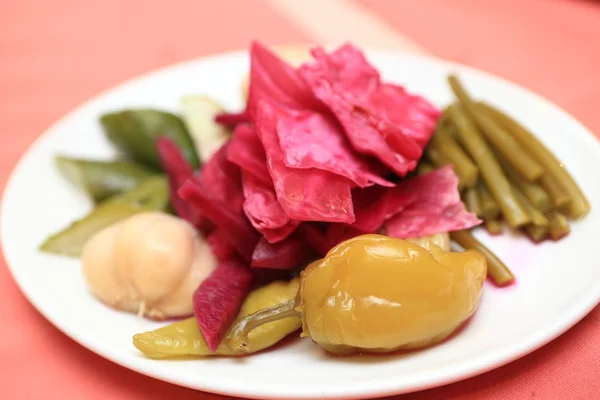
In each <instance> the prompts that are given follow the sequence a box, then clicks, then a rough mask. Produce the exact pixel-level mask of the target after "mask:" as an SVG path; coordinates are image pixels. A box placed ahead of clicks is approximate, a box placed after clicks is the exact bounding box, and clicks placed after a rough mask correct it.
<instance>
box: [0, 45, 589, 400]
mask: <svg viewBox="0 0 600 400" xmlns="http://www.w3.org/2000/svg"><path fill="white" fill-rule="evenodd" d="M281 47H294V46H281ZM364 52H365V54H366V55H367V57H369V55H383V56H388V57H399V58H402V59H413V60H416V61H421V62H425V63H427V62H429V63H437V64H443V65H444V66H446V67H448V68H449V69H455V70H459V71H461V70H462V71H465V72H468V73H474V74H477V75H479V76H482V77H484V78H486V79H493V80H496V81H498V82H501V83H502V84H503V85H506V86H510V87H513V88H516V89H518V90H520V91H523V92H525V93H527V95H529V96H531V97H532V98H534V99H535V100H536V101H537V102H540V103H543V104H544V105H545V106H549V107H550V108H553V109H555V110H558V111H560V112H562V113H563V114H564V115H566V116H568V117H569V119H570V120H571V121H572V122H573V123H575V124H577V125H579V128H581V129H582V130H583V131H585V132H586V133H587V134H586V135H582V137H586V139H584V140H589V141H590V143H591V142H592V141H593V142H594V143H595V144H596V145H600V138H599V137H597V136H595V135H594V134H593V132H592V131H591V130H590V129H589V128H587V126H585V125H584V124H583V123H582V122H580V121H579V120H578V119H577V118H575V117H574V116H573V115H571V114H570V113H569V112H567V111H566V110H564V109H563V108H562V107H560V106H559V105H557V104H555V103H553V102H552V101H550V100H549V99H546V98H545V97H543V96H542V95H539V94H537V93H535V92H534V91H532V90H531V89H528V88H526V87H524V86H522V85H520V84H518V83H515V82H512V81H510V80H508V79H505V78H503V77H501V76H498V75H495V74H493V73H490V72H487V71H484V70H481V69H478V68H475V67H471V66H468V65H465V64H461V63H457V62H454V61H450V60H445V59H442V58H440V57H435V56H431V55H421V54H413V53H405V52H402V51H394V50H385V49H374V48H366V49H364ZM247 55H248V50H247V49H242V50H233V51H224V52H218V53H213V54H210V55H206V56H200V57H195V58H191V59H187V60H182V61H179V62H175V63H172V64H168V65H165V66H162V67H159V68H156V69H152V70H149V71H146V72H143V73H141V74H138V75H135V76H133V77H131V78H128V79H125V80H123V81H121V82H119V83H118V84H116V85H113V86H110V87H108V88H106V89H104V90H101V91H99V92H97V93H96V94H95V95H92V96H90V97H88V98H87V99H86V100H84V101H83V102H81V103H79V104H78V105H77V106H75V107H74V108H72V109H71V110H70V111H68V112H67V113H65V114H63V115H62V116H61V117H60V118H58V119H57V120H56V121H55V122H53V123H52V124H51V125H50V126H48V127H47V128H46V129H45V130H44V131H43V132H42V133H41V134H40V135H39V136H38V137H37V138H36V139H35V140H34V141H33V142H32V143H31V144H30V145H29V146H28V147H27V149H26V150H25V151H24V152H23V153H22V154H21V155H20V157H19V158H18V160H17V162H16V163H15V164H14V165H13V167H12V169H11V172H10V174H9V176H8V179H7V180H6V184H5V186H4V188H3V190H2V197H1V199H0V252H1V254H2V257H3V259H4V261H5V264H6V266H7V269H8V271H9V274H10V276H11V277H12V279H13V280H14V282H15V284H16V285H17V287H18V288H19V291H20V292H21V293H22V294H23V296H24V297H25V298H26V299H27V301H28V302H29V303H30V304H31V305H32V306H33V307H34V308H35V309H36V310H37V312H39V313H40V314H41V315H42V316H43V317H44V318H45V319H46V320H47V321H48V322H50V323H51V324H52V325H53V326H54V327H56V328H57V329H58V330H59V331H61V332H62V333H64V334H65V335H67V337H69V338H70V339H71V340H73V341H74V342H76V343H77V344H79V345H81V346H83V347H85V348H86V349H88V350H90V351H92V352H93V353H95V354H97V355H99V356H100V357H103V358H105V359H107V360H109V361H111V362H113V363H115V364H117V365H119V366H121V367H124V368H127V369H129V370H132V371H135V372H137V373H140V374H142V375H146V376H149V377H151V378H154V379H158V380H161V381H164V382H168V383H171V384H175V385H178V386H183V387H187V388H190V389H193V390H198V391H205V392H210V393H215V394H219V395H223V396H237V397H242V398H258V399H262V398H265V395H266V397H268V398H282V397H281V396H278V395H276V394H266V393H265V392H264V391H261V389H251V392H244V391H241V390H239V389H233V390H228V389H225V388H217V387H216V386H213V387H204V388H199V387H198V386H193V385H192V384H190V383H188V382H186V381H185V379H177V378H175V379H171V378H169V379H166V378H165V377H164V376H163V375H161V374H160V373H159V372H158V370H159V369H160V368H150V369H144V368H142V367H141V366H140V365H138V364H136V365H133V366H132V365H131V363H127V360H128V359H130V357H131V356H130V355H129V354H126V355H123V356H121V355H119V354H116V355H115V353H114V352H112V353H111V352H110V351H106V349H105V348H104V347H102V346H97V345H96V344H95V343H92V344H91V343H90V341H88V340H87V339H86V338H85V337H83V338H82V337H81V336H77V335H76V334H75V333H73V332H72V331H71V329H70V328H69V327H68V326H66V325H64V324H61V323H60V322H59V321H57V320H56V319H55V318H53V317H52V316H51V315H50V314H51V313H49V312H47V311H46V310H45V309H44V306H43V305H42V302H41V301H39V299H37V298H36V295H35V294H34V293H33V292H34V291H32V290H31V288H27V283H25V282H24V280H21V279H20V278H19V274H18V272H16V267H13V266H12V265H11V263H10V262H9V256H8V253H7V251H6V250H7V247H6V243H5V234H4V232H5V230H6V229H7V228H6V227H5V224H4V222H3V221H4V218H3V216H4V215H5V213H7V212H8V211H7V208H6V201H5V200H6V198H7V197H8V194H9V193H11V192H12V191H13V189H12V187H13V186H15V185H16V183H15V182H16V176H17V172H18V171H19V170H20V169H22V168H23V165H24V164H25V161H26V158H27V157H28V156H29V155H30V154H31V153H33V152H34V151H35V150H36V149H38V148H39V147H40V146H41V143H42V142H44V141H45V140H47V139H48V137H50V136H51V135H52V133H53V132H54V131H55V130H57V128H58V127H59V126H60V125H62V124H64V123H65V122H67V121H68V120H70V119H71V118H73V117H75V116H76V115H77V114H79V113H80V112H81V111H82V110H84V109H85V108H87V107H88V106H89V105H90V104H91V103H93V102H94V101H96V100H97V99H99V98H101V97H105V96H106V95H110V93H111V92H113V91H117V90H119V89H122V88H123V87H125V86H129V85H135V84H137V83H139V82H140V81H143V80H145V79H148V78H152V77H154V76H157V75H160V74H162V73H167V72H170V71H173V70H176V69H178V68H182V67H186V66H190V65H193V64H197V63H202V62H210V61H213V62H216V61H218V60H219V59H223V58H227V57H231V58H239V57H244V56H246V57H247ZM599 149H600V148H599ZM599 154H600V153H599ZM599 303H600V283H599V284H598V285H597V287H596V291H595V292H593V291H590V292H589V293H588V295H587V296H585V297H582V298H581V299H580V300H579V302H578V303H577V304H576V307H572V308H573V309H574V310H576V312H573V313H565V314H564V315H563V317H562V318H560V319H558V320H557V322H555V323H554V324H553V325H551V326H550V327H551V328H552V329H545V330H543V331H541V330H540V331H538V332H536V334H535V335H531V338H530V340H528V341H524V342H518V345H514V346H511V347H510V348H509V349H508V350H506V351H505V352H504V356H496V357H492V359H491V360H490V359H488V358H489V357H488V358H486V357H482V358H480V361H479V362H475V363H471V364H470V365H469V366H468V368H462V369H461V370H456V371H451V372H444V373H438V375H440V376H442V375H443V377H436V376H431V375H430V376H428V377H427V378H426V379H421V381H420V382H418V384H416V385H411V386H410V388H406V387H398V385H394V384H391V385H390V384H388V385H385V387H382V388H380V389H376V390H366V389H365V388H363V389H362V391H359V392H355V393H352V394H349V393H344V394H342V393H341V392H342V391H339V392H340V393H332V394H326V395H323V394H322V393H317V392H316V391H313V392H312V395H309V396H308V397H306V395H304V396H289V395H285V396H283V398H289V399H300V398H320V399H330V398H337V397H339V396H344V398H360V399H364V398H374V397H380V396H387V395H391V394H400V393H408V392H416V391H420V390H424V389H428V388H433V387H439V386H443V385H447V384H450V383H454V382H458V381H462V380H465V379H469V378H471V377H473V376H477V375H481V374H484V373H486V372H489V371H491V370H493V369H496V368H499V367H501V366H504V365H506V364H509V363H511V362H513V361H515V360H517V359H519V358H521V357H524V356H526V355H528V354H530V353H532V352H534V351H535V350H538V349H539V348H541V347H543V346H545V345H546V344H548V343H549V342H551V341H553V340H554V339H556V338H557V337H559V336H561V335H562V334H564V333H565V332H566V331H567V330H569V329H571V328H572V327H573V326H574V325H576V324H577V323H579V322H580V321H581V320H582V319H583V318H585V316H586V315H588V314H589V313H590V312H591V311H592V310H593V309H594V308H595V307H596V306H597V305H598V304H599ZM204 386H206V385H204ZM365 396H366V397H365Z"/></svg>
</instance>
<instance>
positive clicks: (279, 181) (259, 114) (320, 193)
mask: <svg viewBox="0 0 600 400" xmlns="http://www.w3.org/2000/svg"><path fill="white" fill-rule="evenodd" d="M281 112H283V111H282V110H280V109H276V108H275V107H274V106H272V105H270V104H269V103H268V102H267V101H260V102H259V103H258V105H257V109H256V115H254V122H255V124H256V131H257V133H258V136H259V138H260V140H261V142H262V144H263V147H264V148H265V152H266V155H267V167H268V169H269V172H270V174H271V178H272V179H273V185H274V187H275V193H276V194H277V200H278V201H279V203H280V204H281V207H282V208H283V209H284V210H285V212H286V214H287V215H288V216H289V217H290V218H292V219H296V220H299V221H324V222H345V223H352V222H354V210H353V207H352V196H351V193H350V181H348V180H347V179H346V178H343V177H340V176H336V175H334V174H332V173H330V172H327V171H321V170H318V169H315V168H310V169H296V168H288V167H286V166H285V163H284V161H283V153H282V150H281V147H280V144H279V140H278V137H277V132H276V124H277V119H278V118H279V117H280V113H281Z"/></svg>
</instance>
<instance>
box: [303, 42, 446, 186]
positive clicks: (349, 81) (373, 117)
mask: <svg viewBox="0 0 600 400" xmlns="http://www.w3.org/2000/svg"><path fill="white" fill-rule="evenodd" d="M312 54H313V56H314V57H315V59H316V61H315V62H314V63H306V64H304V65H302V66H301V67H300V68H299V73H300V75H301V76H302V77H303V78H304V80H305V81H306V82H307V83H308V85H309V86H310V87H311V89H312V91H313V93H314V94H315V96H316V97H317V98H318V99H319V100H321V101H322V102H323V103H325V104H326V105H327V106H328V107H329V109H330V110H331V112H332V113H333V114H334V115H335V116H336V117H337V118H338V120H339V121H340V123H341V124H342V126H343V127H344V130H345V133H346V135H347V137H348V139H349V140H350V142H351V144H352V146H353V147H354V148H355V149H356V150H357V151H358V152H361V153H363V154H369V155H373V156H375V157H377V158H378V159H379V160H380V161H381V162H382V163H384V164H385V165H387V166H388V167H389V168H390V169H392V170H393V171H394V172H396V173H397V174H398V175H400V176H404V175H405V174H406V173H407V172H409V171H411V170H412V169H414V168H415V166H416V162H417V160H418V159H419V158H420V157H421V154H422V150H423V147H424V145H425V144H426V140H425V141H424V140H423V139H424V138H427V139H428V138H429V137H430V136H431V134H432V133H433V127H431V129H430V128H429V125H427V124H421V125H420V126H418V125H417V124H415V123H412V122H413V121H415V120H416V119H417V118H418V117H422V118H423V120H428V119H431V120H432V121H433V125H434V126H435V123H436V122H437V119H438V117H439V112H438V113H437V114H435V115H431V114H430V113H429V111H431V110H429V109H427V110H424V108H423V102H425V100H424V99H421V98H419V97H418V96H413V97H411V98H406V99H400V96H402V95H403V94H404V95H405V93H402V92H400V91H398V90H395V89H396V88H397V86H392V85H385V84H382V83H381V80H380V76H379V73H378V72H377V70H375V69H374V68H373V67H372V66H371V65H370V64H369V63H368V62H367V60H366V59H365V57H364V56H363V54H362V53H361V52H360V51H359V50H358V49H355V48H354V47H353V46H351V45H344V46H342V47H340V48H339V49H338V50H336V51H335V52H333V53H331V54H327V53H326V52H325V51H324V50H323V49H322V48H315V49H313V51H312ZM394 95H395V96H398V98H397V99H392V97H393V96H394ZM405 97H406V96H405ZM416 99H418V102H417V101H416ZM411 100H412V101H411ZM397 105H401V106H403V107H404V109H403V110H399V111H398V112H399V113H401V114H402V115H408V116H409V117H410V118H406V117H405V118H390V115H391V114H392V113H393V112H395V110H394V107H395V106H397ZM431 108H432V109H433V106H431ZM434 111H435V109H434ZM406 121H408V122H411V123H408V122H407V123H406V124H400V122H406ZM407 127H408V128H410V129H408V130H407V131H406V132H405V131H404V129H405V128H407ZM415 136H416V137H415Z"/></svg>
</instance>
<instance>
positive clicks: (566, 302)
mask: <svg viewBox="0 0 600 400" xmlns="http://www.w3.org/2000/svg"><path fill="white" fill-rule="evenodd" d="M368 56H369V58H370V60H371V61H372V62H373V63H374V64H375V65H376V66H377V67H378V68H379V69H380V70H381V72H382V74H383V76H384V78H386V79H388V80H392V81H395V82H398V83H400V84H406V85H407V86H408V88H409V89H410V90H412V91H415V92H417V93H421V94H423V95H425V96H426V97H428V98H429V99H431V100H432V101H433V102H435V103H436V104H438V105H439V106H443V105H445V104H447V103H448V102H449V101H450V100H451V99H452V97H451V93H450V91H449V89H448V86H447V84H446V82H445V78H446V74H447V73H449V72H450V71H457V72H458V73H459V74H460V77H461V78H462V79H463V80H464V81H465V82H466V84H467V86H468V89H470V90H471V91H472V93H473V94H474V95H476V96H477V97H479V98H481V99H485V100H488V101H490V102H493V103H495V104H497V105H499V106H500V107H501V108H503V109H504V110H506V111H508V112H509V113H510V114H513V115H514V116H515V117H516V118H517V119H519V120H522V121H524V122H525V124H526V125H527V126H528V127H530V128H531V129H532V130H533V131H535V132H538V133H539V134H540V135H541V136H542V139H543V141H544V143H546V144H547V145H548V146H549V147H550V148H551V149H552V150H553V151H554V152H556V154H557V155H558V156H559V157H560V158H562V159H563V160H564V162H565V163H566V165H568V167H569V170H570V171H571V172H572V173H573V174H574V176H575V177H576V179H577V181H578V182H579V183H580V184H581V185H582V187H583V188H584V190H585V192H586V194H587V196H589V199H590V201H591V203H592V212H591V213H590V214H589V216H588V217H587V218H586V219H585V220H583V221H581V222H579V223H576V224H575V225H574V226H573V232H572V234H571V235H570V236H569V237H568V238H566V239H564V240H562V241H560V242H559V243H544V244H542V245H537V246H535V245H532V244H531V243H530V242H529V241H528V240H527V239H525V238H522V237H519V238H513V237H509V236H508V235H505V236H500V237H495V238H489V237H486V236H485V235H484V234H483V233H480V235H481V237H482V239H483V240H484V241H485V243H486V244H488V245H489V247H491V248H492V249H493V250H494V251H495V252H496V253H497V254H499V255H500V256H501V258H502V259H503V260H504V261H505V262H506V263H507V264H508V265H509V266H510V267H511V268H512V270H513V271H514V273H515V274H516V276H517V278H518V282H517V284H516V285H514V286H513V287H511V288H508V289H502V290H500V289H496V288H494V287H492V286H491V285H486V287H485V294H484V298H483V302H482V304H481V307H480V309H479V311H478V312H477V314H476V315H475V317H474V318H473V320H472V321H471V323H470V324H468V326H467V327H466V328H465V329H464V330H463V331H462V332H461V333H460V334H459V335H457V336H456V337H454V338H453V339H452V340H450V341H448V342H446V343H444V344H442V345H440V346H437V347H434V348H431V349H428V350H424V351H418V352H414V353H410V354H405V355H395V356H381V357H354V358H332V357H329V356H326V355H325V354H324V353H323V352H321V351H320V350H319V348H318V347H317V346H315V345H313V344H312V343H311V342H310V340H298V341H295V342H293V343H291V344H290V345H288V346H285V347H281V348H278V349H277V350H275V351H271V352H266V353H263V354H260V355H257V356H253V357H249V358H246V359H241V360H240V359H227V358H221V359H204V360H186V361H153V360H149V359H146V358H144V357H142V356H141V355H140V354H139V353H138V352H137V350H136V349H135V348H134V347H133V345H132V342H131V337H132V335H133V334H134V333H136V332H140V331H146V330H149V329H153V328H156V327H158V326H160V325H161V324H157V323H153V322H149V321H145V320H139V319H136V317H134V316H132V315H128V314H123V313H119V312H116V311H113V310H111V309H109V308H107V307H105V306H104V305H102V304H100V303H99V302H97V301H96V300H94V298H93V297H92V296H91V295H90V294H89V293H88V291H87V290H86V286H85V284H84V281H83V280H82V277H81V274H80V269H79V263H78V261H74V260H69V259H65V258H61V257H55V256H49V255H44V254H41V253H39V252H38V251H37V250H36V248H37V246H38V245H39V244H40V242H42V240H43V239H44V238H45V237H46V236H47V235H48V234H50V233H51V232H54V231H56V230H57V229H59V228H61V227H63V226H65V225H66V224H68V223H69V222H70V221H72V220H73V219H75V218H78V217H80V216H82V215H84V214H85V213H86V212H87V211H88V210H89V209H90V206H91V205H90V203H89V202H88V201H86V199H85V197H84V196H83V195H81V193H78V192H77V191H76V190H75V189H73V188H72V187H71V186H70V185H69V184H67V183H66V182H65V181H64V180H63V179H62V178H61V177H60V176H59V175H58V173H57V171H56V170H55V168H53V166H52V157H53V155H54V154H56V153H57V152H62V153H68V154H72V155H79V156H85V157H110V156H112V155H113V150H112V149H111V146H110V145H109V144H108V143H107V141H106V140H105V139H104V137H103V134H102V132H101V130H100V127H99V125H98V116H99V115H100V114H101V113H103V112H105V111H109V110H113V109H118V108H121V107H138V106H152V107H158V108H164V109H168V110H173V111H176V112H177V111H178V110H179V100H180V98H181V97H182V95H184V94H187V93H204V94H210V95H212V96H214V97H215V98H217V99H218V100H220V101H222V102H223V103H224V104H225V105H226V106H228V107H230V108H231V109H232V110H237V109H238V108H240V107H241V106H242V103H241V99H240V97H239V93H240V90H239V84H240V81H241V79H242V76H243V74H244V73H245V71H246V70H247V66H248V63H247V56H246V54H245V53H233V54H227V55H221V56H217V57H212V58H206V59H202V60H198V61H192V62H188V63H183V64H179V65H175V66H173V67H169V68H165V69H162V70H160V71H158V72H155V73H151V74H148V75H145V76H143V77H141V78H138V79H135V80H132V81H130V82H128V83H126V84H124V85H121V86H119V87H117V88H115V89H112V90H110V91H108V92H106V93H104V94H102V95H100V96H98V97H96V98H94V99H93V100H91V101H89V102H87V103H86V104H84V105H83V106H81V107H79V108H78V109H76V110H75V111H73V112H72V113H70V114H69V115H68V116H66V117H65V118H63V119H62V120H61V121H59V122H58V123H56V124H55V125H54V126H53V127H51V128H50V129H49V130H48V131H47V132H45V133H44V135H43V136H42V137H41V138H40V139H39V140H38V141H37V142H36V143H35V144H34V145H33V146H32V147H31V148H30V149H29V151H28V152H27V154H26V155H25V156H24V157H23V159H22V160H21V161H20V163H19V165H18V166H17V168H16V169H15V171H14V173H13V175H12V178H11V179H10V182H9V184H8V186H7V189H6V192H5V196H4V202H3V204H2V214H1V229H2V231H1V233H2V245H3V247H4V252H5V255H6V260H7V262H8V265H9V267H10V269H11V271H12V274H13V276H14V278H15V280H16V281H17V284H18V285H19V286H20V287H21V290H22V291H23V292H24V293H25V295H26V296H27V298H28V299H29V300H30V301H31V303H32V304H33V305H34V306H35V307H36V308H37V309H38V310H39V311H40V312H41V313H42V314H43V315H44V316H45V317H46V318H48V319H49V320H50V321H51V322H52V323H53V324H54V325H56V326H57V327H58V328H59V329H61V330H62V331H63V332H65V333H66V334H67V335H69V336H70V337H71V338H73V339H74V340H76V341H77V342H79V343H81V344H82V345H83V346H85V347H87V348H88V349H90V350H92V351H94V352H96V353H98V354H100V355H101V356H103V357H106V358H107V359H109V360H112V361H114V362H116V363H118V364H120V365H123V366H125V367H127V368H130V369H132V370H135V371H138V372H140V373H143V374H146V375H149V376H152V377H154V378H158V379H162V380H164V381H168V382H172V383H175V384H178V385H182V386H187V387H190V388H194V389H199V390H204V391H209V392H216V393H221V394H227V395H232V396H241V397H253V398H318V399H325V398H334V397H342V396H343V397H353V398H365V397H375V396H383V395H389V394H396V393H402V392H408V391H414V390H418V389H423V388H428V387H432V386H437V385H442V384H445V383H449V382H453V381H456V380H459V379H464V378H467V377H470V376H473V375H476V374H479V373H482V372H484V371H487V370H490V369H492V368H495V367H498V366H500V365H503V364H505V363H508V362H509V361H511V360H514V359H516V358H518V357H520V356H523V355H524V354H526V353H529V352H531V351H533V350H534V349H536V348H538V347H540V346H542V345H543V344H545V343H547V342H548V341H550V340H552V339H553V338H555V337H556V336H558V335H560V334H561V333H562V332H564V331H565V330H566V329H568V328H569V327H571V326H572V325H573V324H575V323H576V322H577V321H579V320H580V319H581V318H582V317H583V316H584V315H585V314H586V313H588V312H589V311H590V310H591V309H592V308H593V307H594V306H595V305H596V304H597V303H598V301H599V299H600V268H598V267H599V266H598V262H597V257H596V255H595V251H596V250H597V246H598V244H597V233H598V227H599V226H600V221H599V220H600V214H599V211H598V210H600V179H598V177H597V173H598V171H600V147H599V145H598V141H597V140H596V139H595V138H594V137H593V136H592V134H591V133H590V132H589V131H588V130H587V129H586V128H584V127H583V126H582V125H581V124H579V123H578V122H577V121H576V120H574V119H573V118H572V117H570V116H569V115H567V114H566V113H565V112H563V111H561V110H560V109H559V108H557V107H556V106H554V105H552V104H550V103H549V102H548V101H546V100H544V99H542V98H540V97H539V96H537V95H535V94H533V93H531V92H529V91H527V90H525V89H522V88H519V87H517V86H516V85H514V84H511V83H509V82H506V81H504V80H501V79H498V78H495V77H493V76H490V75H488V74H485V73H483V72H479V71H476V70H473V69H470V68H466V67H463V66H459V65H456V64H450V63H446V62H442V61H440V60H434V59H428V58H421V57H413V56H411V57H408V56H403V55H399V54H394V53H384V52H369V53H368ZM594 231H595V232H594Z"/></svg>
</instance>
